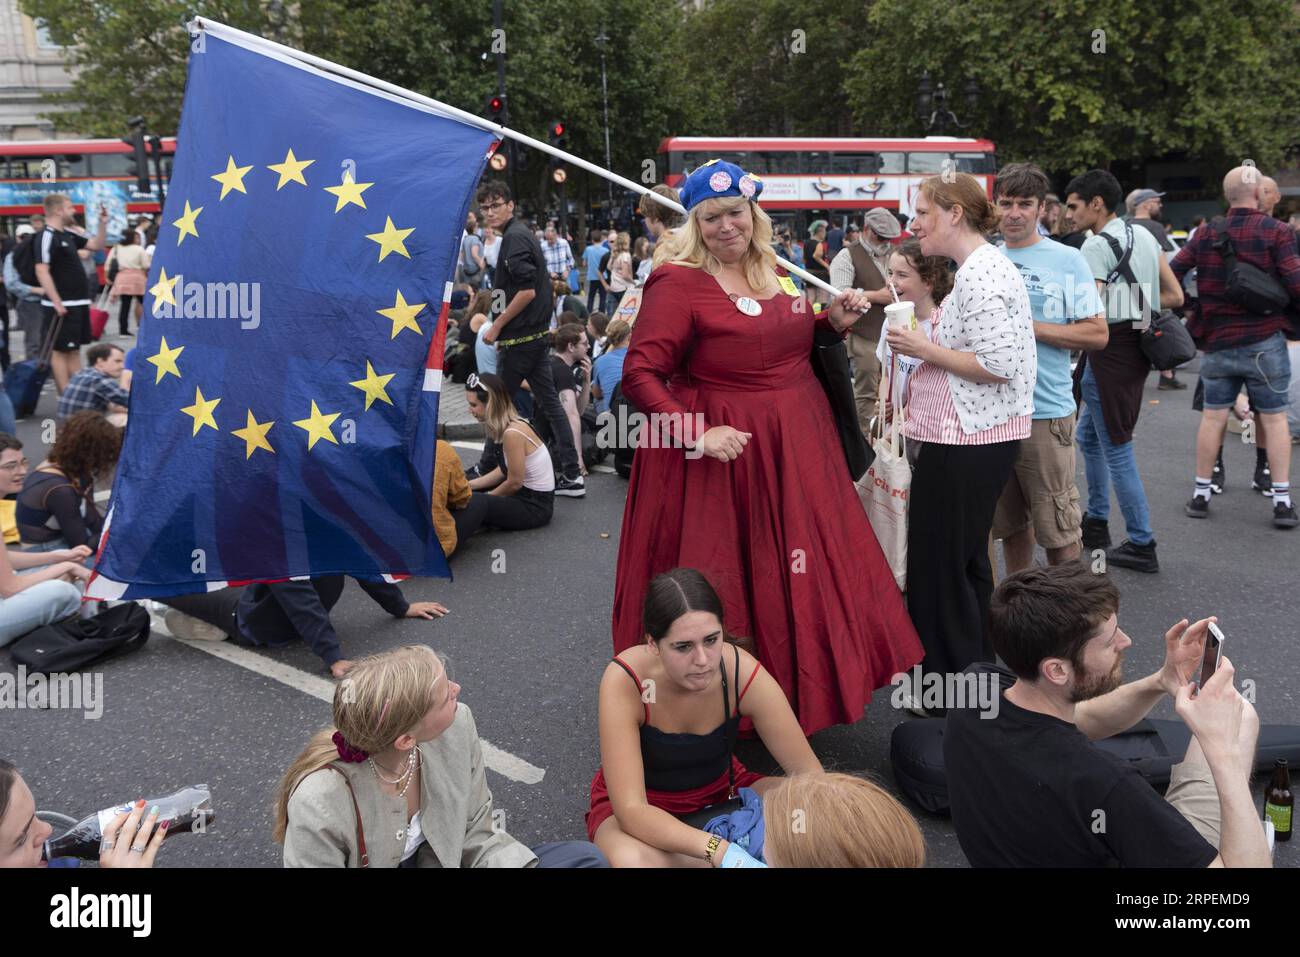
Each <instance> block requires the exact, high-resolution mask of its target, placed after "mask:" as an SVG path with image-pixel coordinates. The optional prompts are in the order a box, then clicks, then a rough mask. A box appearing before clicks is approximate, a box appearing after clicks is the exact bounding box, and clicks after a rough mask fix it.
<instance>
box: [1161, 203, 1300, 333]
mask: <svg viewBox="0 0 1300 957" xmlns="http://www.w3.org/2000/svg"><path fill="white" fill-rule="evenodd" d="M1224 219H1225V221H1226V224H1227V228H1228V236H1229V237H1230V238H1231V239H1232V248H1233V249H1234V250H1235V251H1236V253H1237V261H1238V262H1243V263H1250V264H1251V265H1252V266H1257V267H1258V268H1260V269H1262V270H1264V272H1266V273H1269V274H1270V275H1273V276H1276V277H1277V278H1278V279H1279V280H1280V281H1281V283H1282V285H1283V286H1284V287H1285V288H1286V290H1287V292H1289V293H1290V294H1291V308H1292V309H1293V310H1300V252H1298V251H1297V249H1296V236H1295V232H1294V231H1293V230H1292V229H1291V227H1289V226H1288V225H1287V224H1286V223H1284V222H1281V221H1280V220H1276V219H1274V218H1273V217H1272V216H1268V215H1265V214H1264V213H1261V212H1259V211H1258V210H1254V209H1246V208H1245V207H1240V206H1234V207H1232V208H1231V209H1229V210H1228V213H1227V215H1226V216H1225V217H1224ZM1214 240H1215V231H1214V224H1213V223H1212V222H1210V223H1206V224H1205V225H1204V226H1202V227H1201V228H1200V229H1198V230H1197V231H1196V235H1195V236H1193V237H1192V239H1191V242H1189V243H1188V244H1187V245H1186V246H1184V247H1183V248H1182V249H1180V250H1178V255H1176V256H1174V258H1173V261H1172V262H1170V264H1169V265H1170V268H1172V269H1173V271H1174V275H1175V276H1176V277H1177V278H1178V281H1179V282H1180V283H1181V282H1182V281H1183V277H1184V276H1185V275H1186V274H1187V273H1189V272H1190V271H1191V270H1192V269H1193V268H1194V269H1195V270H1196V294H1197V302H1198V303H1199V304H1200V310H1201V327H1202V328H1203V330H1204V335H1203V338H1202V348H1203V349H1204V350H1205V351H1206V352H1219V351H1221V350H1223V349H1232V348H1235V347H1236V346H1244V345H1248V344H1250V343H1252V342H1259V341H1260V340H1262V339H1267V338H1268V337H1269V336H1271V335H1273V334H1274V333H1275V332H1281V331H1285V330H1286V329H1287V327H1288V325H1289V323H1290V319H1291V316H1290V314H1288V313H1287V312H1286V311H1283V312H1279V313H1276V314H1275V315H1272V316H1255V315H1251V314H1250V313H1248V312H1247V311H1246V310H1245V308H1244V307H1243V306H1239V305H1237V304H1236V303H1235V302H1229V301H1228V300H1227V299H1225V298H1224V296H1223V290H1224V287H1225V286H1226V285H1227V281H1228V270H1227V268H1226V267H1225V266H1224V264H1223V257H1222V256H1220V255H1219V251H1218V250H1217V249H1215V248H1214Z"/></svg>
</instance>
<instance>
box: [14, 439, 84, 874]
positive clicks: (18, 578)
mask: <svg viewBox="0 0 1300 957" xmlns="http://www.w3.org/2000/svg"><path fill="white" fill-rule="evenodd" d="M22 450H23V444H22V443H21V442H19V441H18V440H17V439H16V438H14V437H13V436H12V435H9V434H7V433H3V432H0V496H5V495H13V494H14V493H16V492H18V491H19V490H20V489H21V488H22V487H23V478H24V477H25V476H26V475H27V459H25V458H23V452H22ZM90 554H91V551H90V549H89V548H88V547H87V546H85V545H79V546H77V547H76V548H70V549H67V550H64V551H51V552H23V551H18V550H17V549H13V550H10V549H8V548H0V648H3V647H4V646H5V645H7V644H9V643H10V642H12V641H14V640H15V639H18V638H21V637H22V636H23V635H25V634H27V633H28V632H30V631H33V630H34V629H36V628H39V627H40V626H42V625H52V624H54V623H55V622H56V621H62V620H63V619H65V618H71V617H73V616H74V615H76V614H77V613H78V612H79V611H80V610H81V589H80V588H79V587H77V583H78V582H85V581H87V580H89V578H90V570H89V569H87V568H86V567H85V566H84V565H83V564H82V562H83V561H84V560H85V559H86V558H88V557H89V556H90ZM0 853H2V852H0Z"/></svg>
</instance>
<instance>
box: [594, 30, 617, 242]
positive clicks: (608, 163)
mask: <svg viewBox="0 0 1300 957" xmlns="http://www.w3.org/2000/svg"><path fill="white" fill-rule="evenodd" d="M608 43H609V37H607V36H606V35H605V27H604V25H603V24H602V26H601V28H600V36H598V37H596V46H598V47H600V95H601V97H602V98H603V99H604V101H605V169H613V168H614V163H613V160H612V159H611V158H610V152H609V84H608V82H607V80H606V76H605V46H606V44H608ZM605 185H606V186H608V187H609V215H611V216H612V215H613V214H614V183H613V181H612V180H606V183H605Z"/></svg>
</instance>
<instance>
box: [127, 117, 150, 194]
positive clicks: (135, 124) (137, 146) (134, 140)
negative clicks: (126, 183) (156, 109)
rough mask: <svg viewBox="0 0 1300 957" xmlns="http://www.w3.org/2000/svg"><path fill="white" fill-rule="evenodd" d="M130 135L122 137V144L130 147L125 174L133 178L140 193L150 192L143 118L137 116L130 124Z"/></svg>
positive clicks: (147, 153)
mask: <svg viewBox="0 0 1300 957" xmlns="http://www.w3.org/2000/svg"><path fill="white" fill-rule="evenodd" d="M129 125H130V127H131V135H130V136H124V137H122V142H123V143H125V144H126V145H127V146H129V147H131V153H130V154H129V158H128V160H127V164H126V171H127V174H128V175H130V176H134V177H135V186H136V189H138V190H139V191H140V192H142V193H147V192H149V191H150V189H151V186H150V184H149V152H148V150H147V149H146V148H145V132H144V118H143V117H140V116H137V117H136V118H135V119H133V120H132V121H131V122H130V124H129Z"/></svg>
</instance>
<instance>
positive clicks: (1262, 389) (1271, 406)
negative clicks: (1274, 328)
mask: <svg viewBox="0 0 1300 957" xmlns="http://www.w3.org/2000/svg"><path fill="white" fill-rule="evenodd" d="M1201 379H1202V381H1204V383H1205V407H1206V408H1207V409H1228V408H1231V407H1232V405H1233V404H1234V403H1235V402H1236V401H1237V396H1238V394H1239V393H1240V392H1241V388H1242V386H1245V387H1246V392H1247V393H1248V394H1249V395H1250V405H1251V408H1253V409H1254V410H1255V411H1256V412H1285V411H1286V409H1287V405H1288V404H1289V400H1288V397H1287V393H1288V392H1289V390H1290V388H1291V359H1290V357H1289V356H1288V355H1287V351H1286V337H1285V336H1283V335H1282V333H1280V332H1276V333H1274V334H1273V335H1271V336H1269V337H1268V338H1267V339H1264V340H1261V341H1260V342H1252V343H1251V344H1250V345H1247V346H1237V347H1236V348H1233V349H1223V350H1221V351H1219V352H1207V353H1206V354H1205V358H1204V359H1203V360H1202V361H1201Z"/></svg>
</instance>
